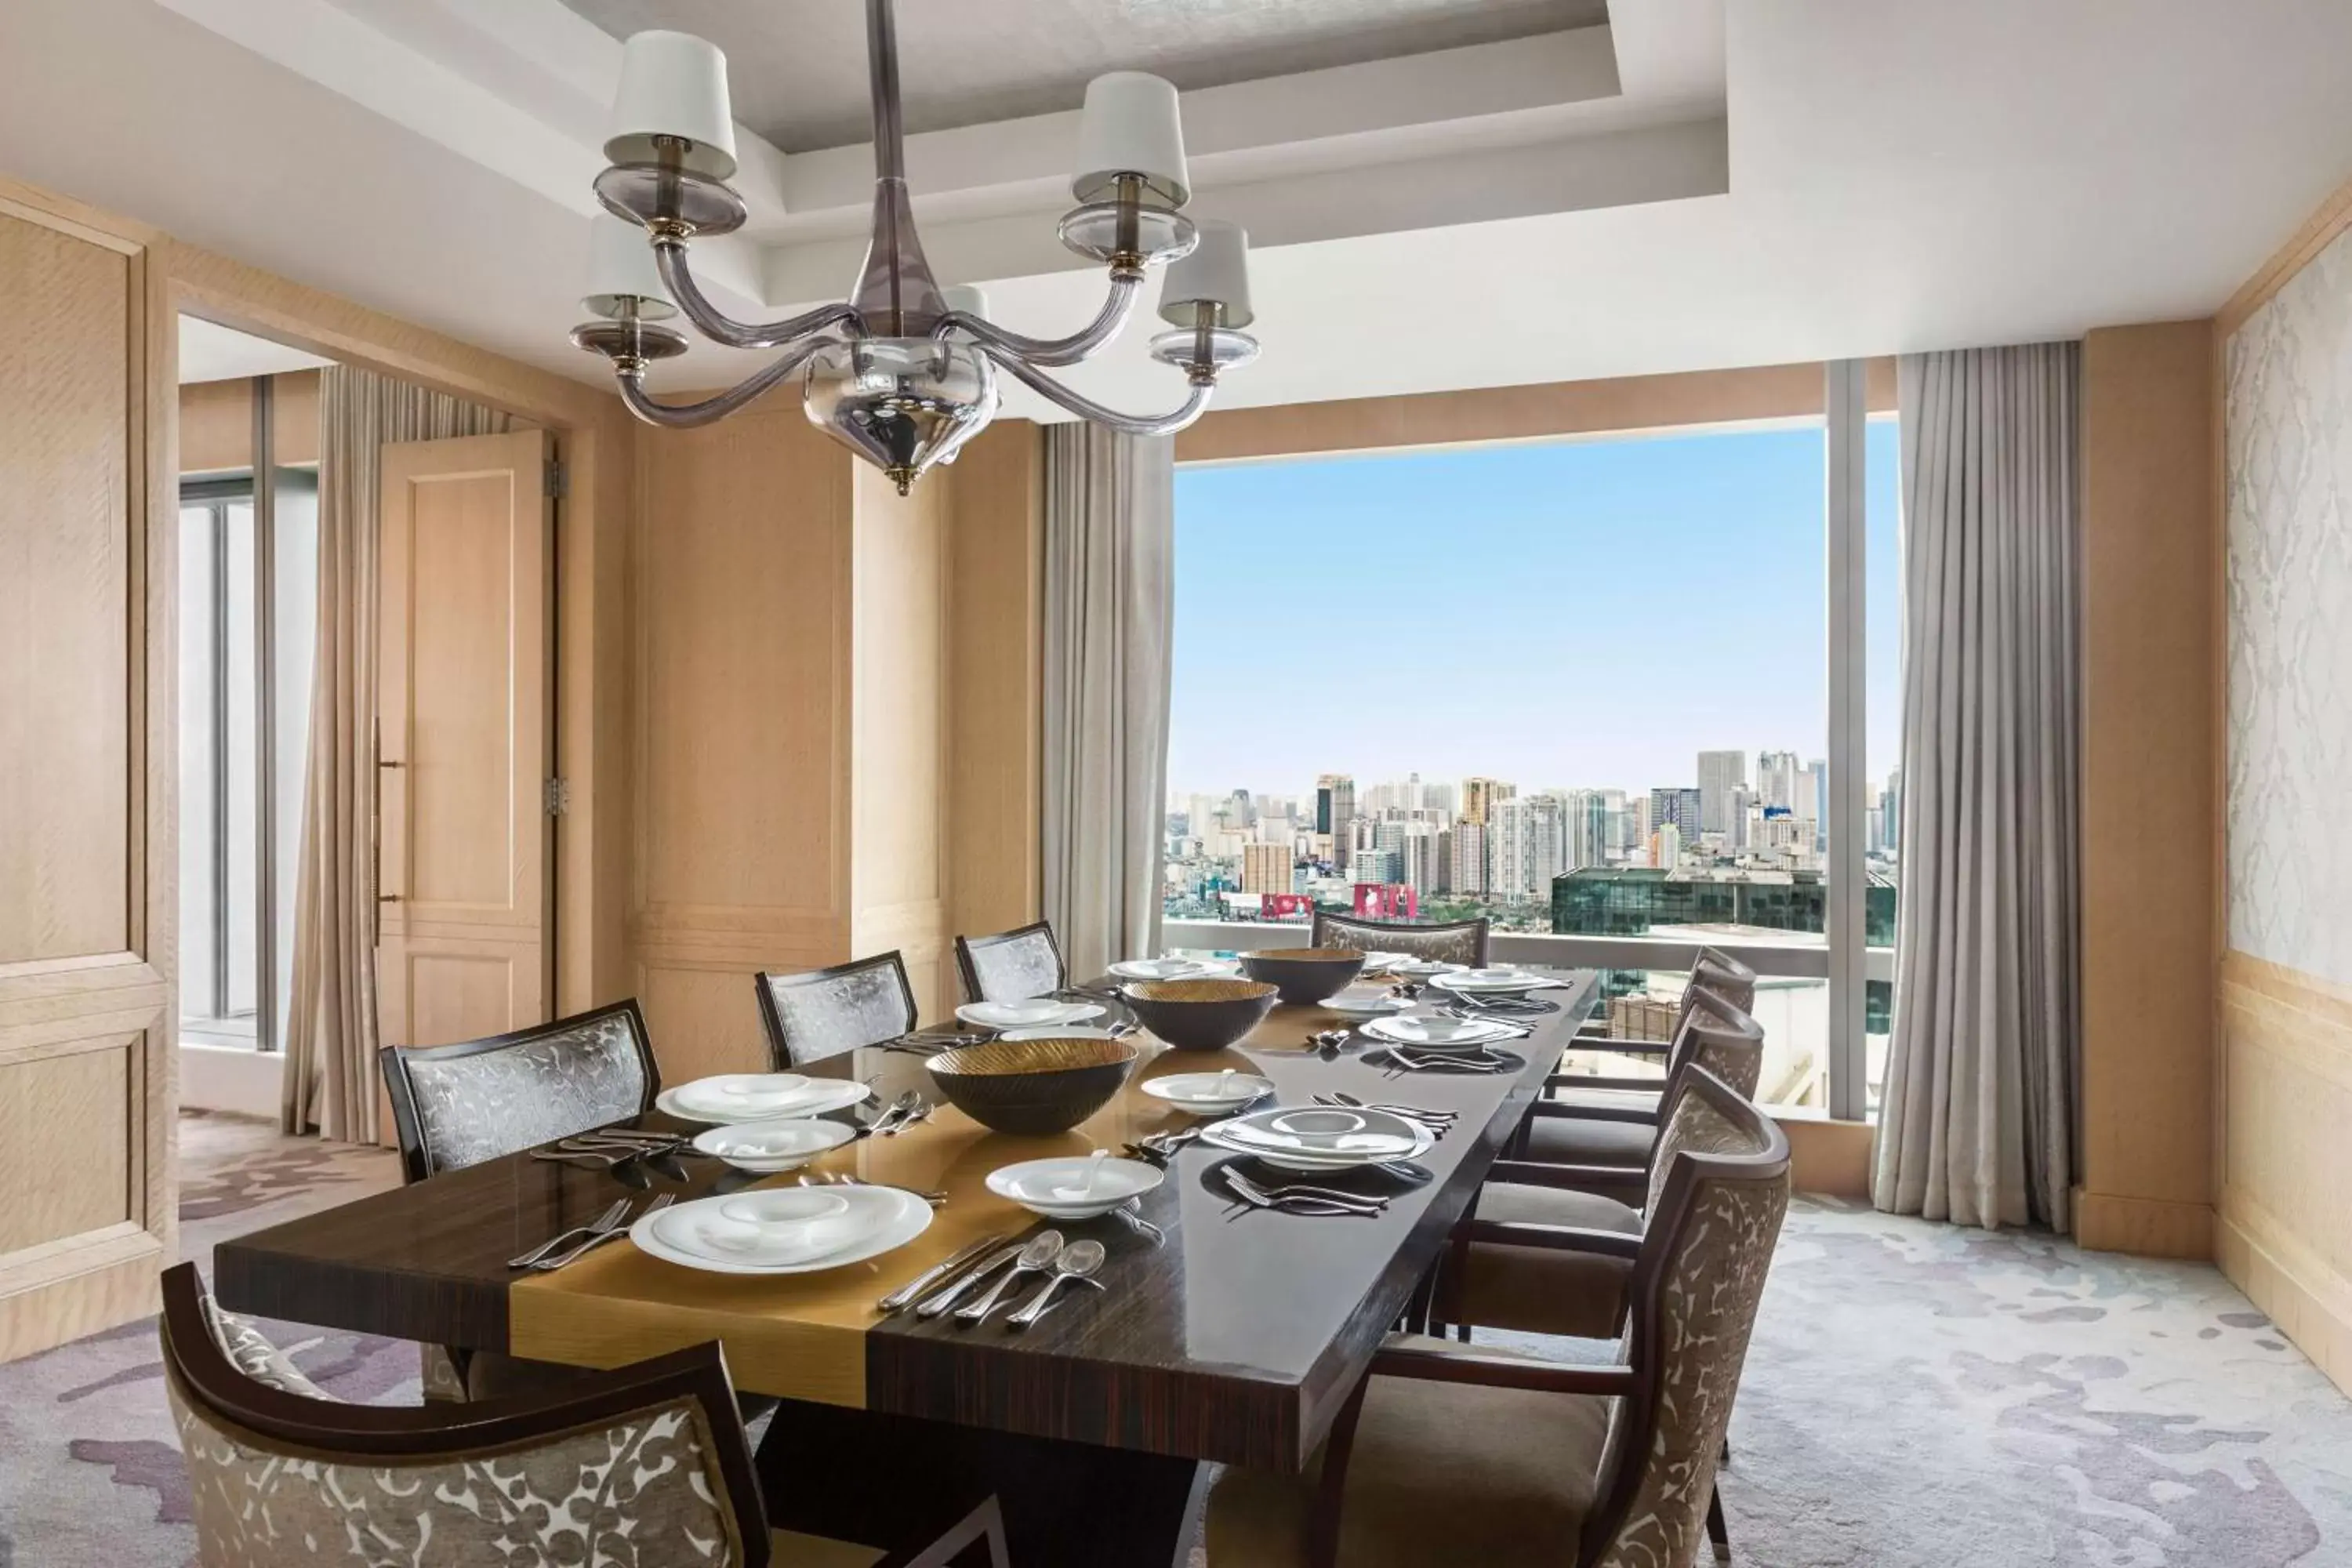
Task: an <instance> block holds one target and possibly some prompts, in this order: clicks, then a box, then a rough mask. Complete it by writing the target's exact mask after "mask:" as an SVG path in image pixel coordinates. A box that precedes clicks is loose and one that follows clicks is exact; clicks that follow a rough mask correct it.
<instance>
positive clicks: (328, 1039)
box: [279, 365, 512, 1143]
mask: <svg viewBox="0 0 2352 1568" xmlns="http://www.w3.org/2000/svg"><path fill="white" fill-rule="evenodd" d="M511 423H512V422H511V420H509V417H508V416H506V415H504V414H500V413H499V412H498V411H497V410H495V409H490V408H484V407H482V406H480V405H478V404H472V403H467V402H464V401H462V400H461V399H458V398H455V397H451V396H448V395H446V394H444V393H438V392H432V391H428V390H427V389H425V387H422V386H417V385H415V384H412V383H409V382H404V381H394V380H392V379H390V378H389V377H386V376H381V375H376V374H373V373H371V372H368V371H363V370H352V369H349V368H347V367H345V366H342V365H331V366H330V367H328V368H327V369H326V370H325V371H324V372H322V373H321V374H320V397H319V642H318V657H317V662H316V664H315V665H314V666H313V668H312V675H311V687H310V762H309V765H308V767H307V768H306V769H305V772H304V778H303V788H302V855H301V862H300V869H299V872H298V874H297V886H296V890H295V898H294V975H293V980H294V996H293V1010H292V1016H291V1018H290V1019H289V1026H288V1028H287V1032H286V1072H285V1086H284V1090H283V1094H282V1099H281V1101H280V1105H279V1122H280V1124H281V1125H282V1126H283V1127H284V1128H285V1130H286V1131H289V1132H305V1131H311V1130H312V1129H316V1130H317V1131H319V1132H320V1133H321V1134H322V1135H324V1136H326V1137H329V1138H340V1139H346V1140H349V1141H351V1142H368V1143H372V1142H375V1141H376V1138H377V1132H378V1129H377V1126H376V1084H377V1074H376V1066H375V1044H376V1035H375V1022H376V1014H375V917H376V904H375V843H374V828H375V823H374V808H375V787H376V780H375V771H376V769H375V759H376V752H375V695H376V686H375V675H376V671H375V654H376V505H377V495H376V490H377V470H378V463H377V453H378V448H380V447H382V446H383V444H384V443H385V442H387V441H437V440H440V439H442V438H444V437H451V436H495V435H499V434H502V433H503V432H504V431H506V430H507V429H508V428H509V426H510V425H511Z"/></svg>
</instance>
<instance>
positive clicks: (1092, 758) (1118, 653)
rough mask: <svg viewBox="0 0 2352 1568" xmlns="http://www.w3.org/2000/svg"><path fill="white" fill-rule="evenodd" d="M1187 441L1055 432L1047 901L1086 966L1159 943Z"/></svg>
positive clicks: (1069, 948)
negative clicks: (1178, 491) (1179, 501)
mask: <svg viewBox="0 0 2352 1568" xmlns="http://www.w3.org/2000/svg"><path fill="white" fill-rule="evenodd" d="M1175 482H1176V481H1175V462H1174V443H1173V441H1171V439H1170V438H1169V437H1153V438H1145V437H1134V436H1121V435H1118V434H1116V433H1114V432H1111V431H1108V430H1105V429H1103V428H1101V427H1100V426H1095V425H1089V424H1086V423H1076V424H1066V425H1055V426H1049V427H1048V428H1047V429H1046V431H1045V759H1044V762H1045V766H1044V773H1045V803H1044V805H1045V824H1044V836H1045V868H1044V870H1045V918H1046V919H1047V920H1049V921H1053V923H1054V930H1055V933H1056V934H1057V935H1058V937H1059V938H1060V940H1061V944H1062V952H1063V955H1064V958H1065V959H1066V962H1067V963H1068V965H1069V969H1070V973H1073V974H1080V975H1084V974H1099V973H1102V972H1103V971H1104V970H1106V969H1108V967H1109V966H1110V965H1111V964H1113V963H1117V962H1118V961H1119V960H1120V959H1124V958H1133V957H1137V956H1139V955H1141V954H1145V953H1150V952H1157V951H1158V950H1159V941H1160V853H1161V848H1162V837H1163V834H1162V829H1163V824H1164V820H1165V818H1164V813H1165V810H1166V804H1165V796H1166V795H1167V778H1168V703H1169V678H1170V663H1169V640H1170V635H1171V622H1172V618H1173V614H1174V598H1173V595H1174V590H1175V579H1174V575H1173V552H1174V527H1175Z"/></svg>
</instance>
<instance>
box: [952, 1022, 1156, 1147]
mask: <svg viewBox="0 0 2352 1568" xmlns="http://www.w3.org/2000/svg"><path fill="white" fill-rule="evenodd" d="M1138 1054H1139V1053H1138V1052H1137V1050H1136V1048H1135V1047H1133V1046H1132V1045H1130V1044H1129V1043H1128V1042H1127V1041H1125V1040H1091V1039H1063V1038H1052V1037H1049V1038H1045V1039H1035V1040H991V1041H989V1042H988V1043H987V1044H986V1045H980V1046H964V1047H959V1048H958V1049H955V1050H952V1051H941V1052H940V1054H939V1055H937V1056H935V1057H933V1058H930V1059H929V1061H926V1062H925V1063H924V1064H923V1065H924V1066H925V1067H926V1068H929V1069H930V1074H931V1078H932V1080H933V1081H934V1082H936V1083H938V1085H939V1086H940V1093H941V1094H943V1095H945V1096H947V1098H948V1103H949V1104H950V1105H952V1106H954V1107H955V1108H956V1109H957V1110H961V1111H962V1112H963V1113H964V1114H965V1115H966V1116H969V1117H971V1119H972V1120H973V1121H977V1122H979V1123H980V1124H981V1125H982V1127H990V1128H993V1129H995V1130H996V1131H999V1132H1014V1133H1020V1134H1022V1135H1024V1136H1026V1137H1044V1136H1045V1135H1047V1134H1049V1133H1055V1132H1067V1131H1069V1130H1070V1129H1071V1128H1073V1127H1076V1125H1077V1124H1078V1123H1079V1122H1081V1121H1085V1120H1086V1119H1087V1117H1089V1116H1092V1115H1093V1114H1094V1113H1095V1112H1096V1111H1097V1110H1101V1109H1102V1108H1103V1106H1104V1104H1105V1103H1106V1102H1108V1100H1109V1099H1110V1097H1111V1096H1112V1095H1114V1094H1117V1093H1118V1086H1119V1085H1120V1084H1122V1083H1125V1082H1126V1081H1127V1075H1128V1070H1129V1068H1132V1067H1134V1066H1135V1059H1136V1057H1137V1056H1138Z"/></svg>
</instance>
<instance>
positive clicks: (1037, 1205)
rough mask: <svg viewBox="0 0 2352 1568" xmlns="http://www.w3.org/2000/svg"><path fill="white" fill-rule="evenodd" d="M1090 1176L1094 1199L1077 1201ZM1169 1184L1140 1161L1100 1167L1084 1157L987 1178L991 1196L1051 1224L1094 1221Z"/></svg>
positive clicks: (1036, 1163)
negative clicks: (1004, 1199)
mask: <svg viewBox="0 0 2352 1568" xmlns="http://www.w3.org/2000/svg"><path fill="white" fill-rule="evenodd" d="M1090 1173H1091V1176H1092V1179H1093V1183H1094V1186H1093V1192H1092V1195H1091V1196H1081V1195H1077V1194H1076V1192H1075V1189H1077V1188H1080V1187H1083V1186H1085V1185H1086V1184H1087V1180H1088V1176H1089V1174H1090ZM1167 1179H1168V1173H1167V1172H1165V1171H1163V1170H1161V1169H1160V1167H1159V1166H1157V1165H1152V1164H1147V1163H1144V1162H1143V1161H1141V1160H1100V1161H1097V1160H1095V1159H1092V1158H1089V1157H1087V1156H1086V1155H1082V1154H1081V1155H1066V1156H1063V1157H1059V1158H1056V1159H1052V1160H1024V1161H1022V1162H1021V1163H1019V1164H1017V1165H1003V1166H999V1167H998V1168H997V1169H995V1170H993V1171H991V1172H989V1173H988V1190H989V1191H990V1192H992V1193H994V1194H996V1195H997V1196H998V1197H1000V1198H1008V1199H1010V1200H1011V1201H1013V1203H1016V1204H1019V1205H1021V1206H1022V1207H1023V1208H1024V1209H1027V1210H1028V1211H1029V1212H1030V1213H1031V1214H1038V1215H1045V1217H1046V1218H1047V1219H1092V1218H1093V1217H1094V1216H1095V1215H1104V1214H1108V1213H1110V1211H1111V1210H1113V1209H1115V1208H1117V1207H1118V1205H1121V1204H1123V1203H1126V1202H1127V1201H1128V1200H1129V1199H1130V1198H1134V1197H1139V1196H1141V1195H1142V1194H1145V1193H1148V1192H1150V1190H1151V1189H1152V1188H1154V1187H1156V1186H1158V1185H1159V1184H1160V1183H1161V1182H1164V1181H1166V1180H1167Z"/></svg>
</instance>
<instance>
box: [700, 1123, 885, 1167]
mask: <svg viewBox="0 0 2352 1568" xmlns="http://www.w3.org/2000/svg"><path fill="white" fill-rule="evenodd" d="M856 1136H857V1129H856V1128H855V1127H852V1126H850V1125H849V1124H848V1123H847V1122H845V1121H803V1120H798V1119H793V1118H789V1117H778V1118H775V1119H773V1120H771V1121H737V1122H731V1123H730V1124H729V1125H727V1126H724V1127H713V1128H711V1129H710V1130H709V1131H704V1132H698V1133H696V1134H695V1135H694V1146H695V1148H696V1149H697V1150H698V1151H699V1152H702V1153H705V1154H716V1155H718V1156H719V1158H720V1159H722V1160H724V1161H726V1162H727V1163H729V1164H730V1165H733V1166H735V1167H736V1168H737V1169H739V1170H744V1171H796V1170H798V1169H800V1167H802V1166H803V1165H805V1164H807V1163H809V1162H810V1161H811V1160H814V1159H815V1158H816V1157H817V1156H818V1155H819V1154H822V1153H824V1152H825V1151H826V1150H828V1149H838V1148H840V1147H841V1146H842V1145H843V1144H844V1143H846V1142H849V1141H850V1140H851V1139H853V1138H855V1137H856Z"/></svg>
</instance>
